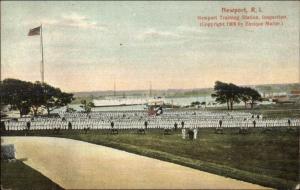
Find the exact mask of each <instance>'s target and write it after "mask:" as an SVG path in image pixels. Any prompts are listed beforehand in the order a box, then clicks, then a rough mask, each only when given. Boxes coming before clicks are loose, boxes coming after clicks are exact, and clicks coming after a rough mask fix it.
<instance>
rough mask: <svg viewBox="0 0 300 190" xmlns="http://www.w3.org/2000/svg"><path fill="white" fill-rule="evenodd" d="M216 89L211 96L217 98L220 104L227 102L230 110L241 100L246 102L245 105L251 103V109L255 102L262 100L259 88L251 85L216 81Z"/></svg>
mask: <svg viewBox="0 0 300 190" xmlns="http://www.w3.org/2000/svg"><path fill="white" fill-rule="evenodd" d="M214 91H215V92H214V93H213V94H212V95H211V96H212V97H213V98H216V102H218V103H220V104H225V103H226V104H227V109H228V110H233V105H234V104H235V103H240V102H241V101H242V102H244V104H245V107H246V105H247V103H249V104H250V105H251V109H253V106H254V104H256V103H257V102H258V101H262V97H261V95H260V94H259V93H258V91H257V90H255V89H253V88H250V87H240V86H237V85H235V84H233V83H225V82H221V81H216V82H215V86H214Z"/></svg>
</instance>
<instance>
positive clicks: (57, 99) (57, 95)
mask: <svg viewBox="0 0 300 190" xmlns="http://www.w3.org/2000/svg"><path fill="white" fill-rule="evenodd" d="M73 99H74V98H73V94H71V93H66V92H62V91H61V90H60V89H59V88H54V87H52V86H50V85H48V84H44V104H43V105H44V107H45V108H46V109H47V113H48V114H50V112H51V111H52V110H54V109H57V108H59V107H62V106H66V105H68V104H69V103H71V102H72V100H73Z"/></svg>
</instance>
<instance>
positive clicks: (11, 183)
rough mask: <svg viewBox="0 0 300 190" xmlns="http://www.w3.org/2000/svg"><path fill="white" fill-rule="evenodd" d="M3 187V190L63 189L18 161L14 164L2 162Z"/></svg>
mask: <svg viewBox="0 0 300 190" xmlns="http://www.w3.org/2000/svg"><path fill="white" fill-rule="evenodd" d="M1 185H2V187H3V188H7V189H12V190H26V189H28V190H48V189H49V190H60V189H62V188H61V187H59V186H58V185H57V184H55V183H53V182H52V181H51V180H49V179H48V178H47V177H45V176H43V175H42V174H41V173H39V172H37V171H36V170H34V169H32V168H31V167H29V166H27V165H25V164H24V163H23V162H21V161H18V160H16V161H14V162H8V161H2V160H1Z"/></svg>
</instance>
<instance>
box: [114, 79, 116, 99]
mask: <svg viewBox="0 0 300 190" xmlns="http://www.w3.org/2000/svg"><path fill="white" fill-rule="evenodd" d="M114 97H116V80H114Z"/></svg>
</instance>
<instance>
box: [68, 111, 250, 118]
mask: <svg viewBox="0 0 300 190" xmlns="http://www.w3.org/2000/svg"><path fill="white" fill-rule="evenodd" d="M123 115H128V116H144V115H147V112H146V111H113V112H90V113H80V112H75V113H65V114H63V115H62V116H63V117H102V116H103V117H110V116H116V117H122V116H123ZM164 115H166V116H167V115H176V116H177V115H202V116H234V117H251V115H252V114H251V113H246V112H232V113H229V112H228V113H217V112H210V111H167V110H166V111H165V112H164Z"/></svg>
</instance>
